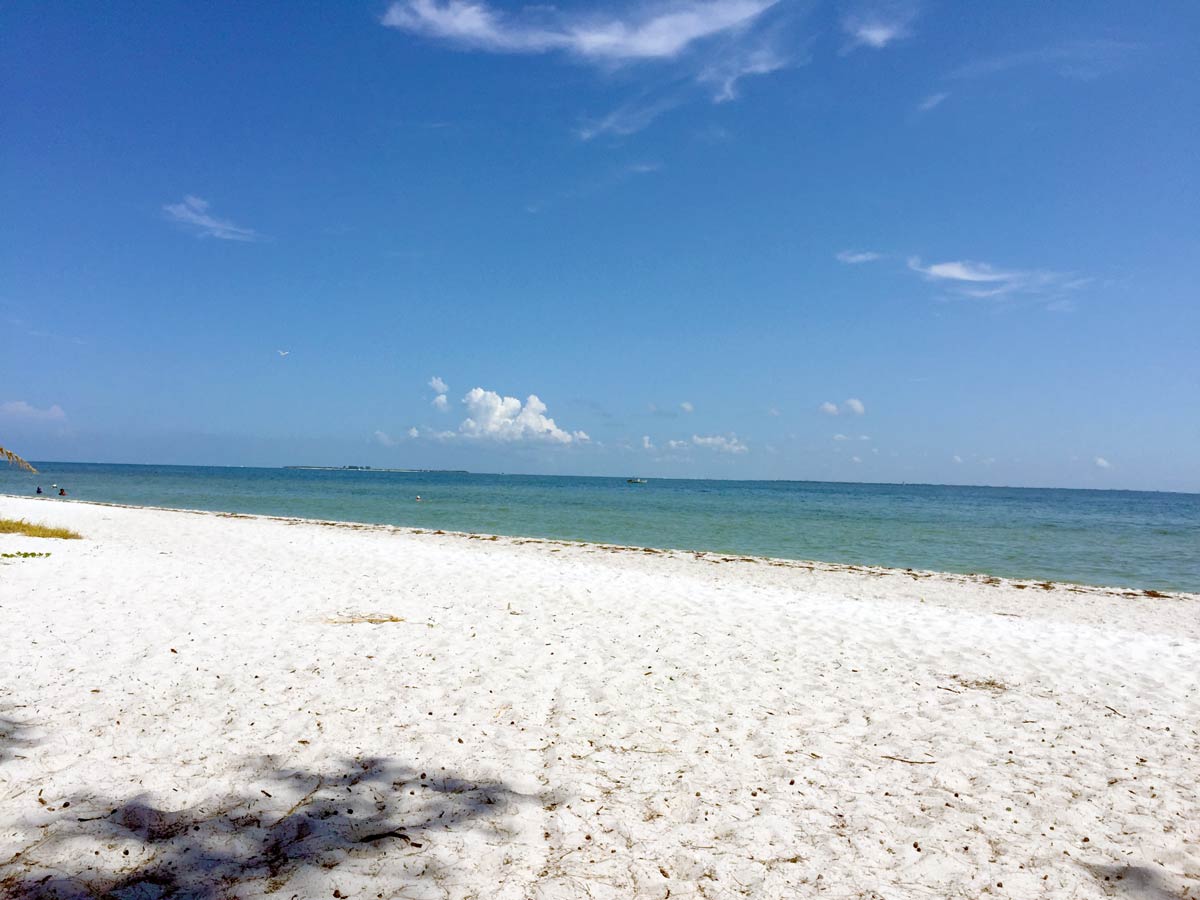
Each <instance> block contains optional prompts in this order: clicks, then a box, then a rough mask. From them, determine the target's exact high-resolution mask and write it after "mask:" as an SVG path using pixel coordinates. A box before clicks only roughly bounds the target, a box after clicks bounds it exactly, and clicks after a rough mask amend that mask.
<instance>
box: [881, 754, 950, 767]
mask: <svg viewBox="0 0 1200 900" xmlns="http://www.w3.org/2000/svg"><path fill="white" fill-rule="evenodd" d="M883 758H884V759H891V760H895V761H896V762H902V763H908V764H909V765H910V766H932V765H933V764H934V763H936V762H937V760H936V759H904V758H903V757H901V756H888V755H886V754H885V755H884V757H883Z"/></svg>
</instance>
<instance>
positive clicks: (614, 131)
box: [575, 97, 680, 141]
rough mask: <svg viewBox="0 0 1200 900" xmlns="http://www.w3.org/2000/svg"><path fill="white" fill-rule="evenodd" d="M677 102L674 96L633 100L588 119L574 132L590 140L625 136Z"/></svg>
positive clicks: (649, 122)
mask: <svg viewBox="0 0 1200 900" xmlns="http://www.w3.org/2000/svg"><path fill="white" fill-rule="evenodd" d="M679 103H680V100H679V99H678V98H675V97H660V98H657V99H654V100H645V99H638V100H634V101H631V102H629V103H624V104H622V105H621V106H618V107H617V108H616V109H614V110H613V111H612V112H610V113H608V114H607V115H605V116H602V117H601V118H599V119H592V120H589V121H588V122H587V123H586V124H584V125H582V126H580V127H579V128H578V129H576V131H575V134H576V136H577V137H578V138H579V139H580V140H581V141H590V140H592V139H593V138H597V137H602V136H604V135H616V136H617V137H626V136H627V135H631V134H637V133H638V132H639V131H641V130H642V129H643V128H647V127H649V126H650V124H651V123H652V122H653V121H654V120H655V119H657V118H658V117H659V116H661V115H662V114H663V113H665V112H667V111H669V110H671V109H674V108H675V107H676V106H678V105H679Z"/></svg>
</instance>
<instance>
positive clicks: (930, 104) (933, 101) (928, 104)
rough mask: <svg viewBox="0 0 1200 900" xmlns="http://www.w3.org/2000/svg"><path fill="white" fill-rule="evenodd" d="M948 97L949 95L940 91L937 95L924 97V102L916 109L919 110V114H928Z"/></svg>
mask: <svg viewBox="0 0 1200 900" xmlns="http://www.w3.org/2000/svg"><path fill="white" fill-rule="evenodd" d="M949 96H950V94H949V93H947V92H946V91H942V92H940V93H937V94H930V95H929V96H928V97H926V98H925V99H924V100H922V101H921V102H920V103H918V104H917V109H918V110H920V111H921V112H929V111H930V110H931V109H933V108H934V107H937V106H941V105H942V102H943V101H944V100H945V99H946V98H947V97H949Z"/></svg>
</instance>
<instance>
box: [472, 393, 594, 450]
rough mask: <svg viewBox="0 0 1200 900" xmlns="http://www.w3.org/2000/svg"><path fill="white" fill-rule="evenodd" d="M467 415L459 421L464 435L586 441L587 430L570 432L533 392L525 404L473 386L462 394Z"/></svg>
mask: <svg viewBox="0 0 1200 900" xmlns="http://www.w3.org/2000/svg"><path fill="white" fill-rule="evenodd" d="M463 403H465V404H466V407H467V414H468V415H467V418H466V419H464V420H463V422H462V424H461V425H459V427H458V430H459V432H460V433H461V434H462V435H464V436H465V437H470V438H481V439H486V440H496V441H506V442H508V441H547V442H550V443H555V444H564V445H565V444H578V443H586V442H587V441H588V440H589V438H588V435H587V433H586V432H583V431H574V432H568V431H564V430H563V429H561V428H559V427H558V425H556V424H555V422H554V420H553V419H552V418H550V417H549V416H547V415H546V404H545V403H543V402H542V401H541V400H540V399H538V397H537V395H536V394H530V395H529V396H528V397H527V398H526V400H525V403H524V405H522V404H521V401H520V400H518V399H517V398H516V397H501V396H500V395H499V394H497V393H496V392H495V391H485V390H484V389H483V388H480V387H476V388H472V389H471V390H470V391H469V392H468V393H467V395H466V396H465V397H464V398H463Z"/></svg>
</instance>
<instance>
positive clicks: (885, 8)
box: [842, 0, 917, 53]
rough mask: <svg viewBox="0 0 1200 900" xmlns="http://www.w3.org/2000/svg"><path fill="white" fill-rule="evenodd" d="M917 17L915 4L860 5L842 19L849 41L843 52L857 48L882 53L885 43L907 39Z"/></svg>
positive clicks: (896, 1) (902, 0) (843, 28)
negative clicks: (866, 48)
mask: <svg viewBox="0 0 1200 900" xmlns="http://www.w3.org/2000/svg"><path fill="white" fill-rule="evenodd" d="M916 17H917V7H916V5H915V4H914V3H909V2H904V0H893V2H875V3H866V4H862V5H859V6H858V7H857V8H856V9H854V10H852V11H851V12H849V13H848V14H847V15H845V16H843V17H842V31H843V32H844V33H845V34H846V36H847V38H848V43H847V44H846V46H845V48H843V50H842V52H843V53H849V52H851V51H853V50H856V49H858V48H859V47H869V48H871V49H873V50H882V49H883V48H884V47H886V46H887V45H888V44H891V43H893V42H895V41H898V40H900V39H902V38H906V37H909V36H910V35H911V34H912V23H913V20H914V19H916Z"/></svg>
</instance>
